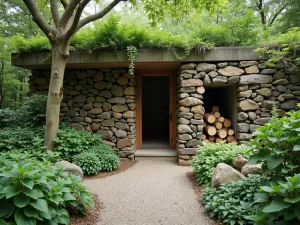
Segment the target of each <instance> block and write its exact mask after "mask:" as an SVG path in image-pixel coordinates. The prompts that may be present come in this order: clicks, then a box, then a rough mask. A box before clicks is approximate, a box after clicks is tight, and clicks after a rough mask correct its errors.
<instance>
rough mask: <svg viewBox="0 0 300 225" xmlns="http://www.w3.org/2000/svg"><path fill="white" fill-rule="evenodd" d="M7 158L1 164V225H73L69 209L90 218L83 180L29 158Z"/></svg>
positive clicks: (89, 203) (49, 164) (88, 198)
mask: <svg viewBox="0 0 300 225" xmlns="http://www.w3.org/2000/svg"><path fill="white" fill-rule="evenodd" d="M6 156H7V158H5V157H4V158H2V160H1V161H0V204H1V213H0V223H1V224H17V225H24V224H37V225H42V224H69V213H68V211H67V208H68V207H76V208H77V209H78V210H79V211H80V212H81V213H83V214H86V208H85V207H92V206H93V200H92V196H91V194H90V193H89V192H87V191H86V189H85V187H84V186H82V181H81V178H80V177H78V176H75V175H71V174H67V173H65V172H63V170H62V168H61V167H57V166H54V165H52V164H51V163H49V162H39V161H37V160H35V159H30V158H28V157H27V155H26V154H16V155H14V156H9V154H6ZM12 158H13V159H12Z"/></svg>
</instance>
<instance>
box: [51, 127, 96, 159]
mask: <svg viewBox="0 0 300 225" xmlns="http://www.w3.org/2000/svg"><path fill="white" fill-rule="evenodd" d="M54 141H55V143H56V145H57V146H56V148H55V150H56V151H59V152H61V154H62V157H63V159H66V160H68V161H71V162H72V161H73V156H75V155H76V154H79V153H81V152H86V151H88V150H89V149H91V148H93V147H95V146H98V145H100V144H102V140H101V137H100V136H99V135H95V134H92V133H90V132H87V131H77V130H75V129H74V128H70V127H62V128H60V129H59V131H58V136H57V137H56V138H55V140H54Z"/></svg>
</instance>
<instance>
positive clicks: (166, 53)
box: [12, 47, 261, 69]
mask: <svg viewBox="0 0 300 225" xmlns="http://www.w3.org/2000/svg"><path fill="white" fill-rule="evenodd" d="M255 49H256V47H216V48H213V49H211V50H206V51H205V52H204V53H203V54H202V53H200V52H196V51H192V52H191V53H190V54H189V56H188V57H186V58H184V59H178V58H177V57H176V56H175V55H176V54H177V55H179V56H183V55H184V53H183V51H181V50H177V51H176V54H175V53H174V50H172V49H170V50H166V49H139V50H138V54H137V56H136V60H135V64H136V68H138V67H143V65H146V64H152V65H153V64H156V63H160V64H161V65H165V66H167V67H172V68H174V67H175V66H178V65H179V64H181V63H185V62H221V61H242V60H261V58H259V56H258V55H257V54H256V53H255V52H254V50H255ZM128 64H129V63H128V57H127V53H126V50H98V51H93V52H88V51H72V52H71V55H70V57H69V59H68V62H67V68H69V69H83V68H115V67H128ZM12 65H14V66H18V67H23V68H27V69H48V68H50V65H51V56H50V54H49V53H48V52H33V53H21V54H16V53H13V54H12Z"/></svg>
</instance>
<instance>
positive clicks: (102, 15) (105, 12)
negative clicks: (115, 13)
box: [77, 0, 127, 30]
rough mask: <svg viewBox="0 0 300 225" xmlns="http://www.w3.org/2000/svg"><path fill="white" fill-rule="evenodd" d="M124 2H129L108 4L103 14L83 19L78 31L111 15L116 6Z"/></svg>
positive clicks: (118, 1) (115, 1) (116, 1)
mask: <svg viewBox="0 0 300 225" xmlns="http://www.w3.org/2000/svg"><path fill="white" fill-rule="evenodd" d="M122 1H123V2H125V1H127V0H114V1H112V2H111V3H110V4H108V5H107V6H106V7H105V8H104V9H103V10H102V11H101V12H98V13H96V14H93V15H91V16H88V17H86V18H84V19H82V20H81V21H80V22H79V24H78V26H77V30H79V29H80V28H82V27H84V26H85V25H86V24H88V23H90V22H93V21H95V20H98V19H100V18H102V17H104V16H105V15H106V14H107V13H109V12H110V11H111V10H112V9H113V8H114V7H115V6H116V5H118V4H119V3H120V2H122Z"/></svg>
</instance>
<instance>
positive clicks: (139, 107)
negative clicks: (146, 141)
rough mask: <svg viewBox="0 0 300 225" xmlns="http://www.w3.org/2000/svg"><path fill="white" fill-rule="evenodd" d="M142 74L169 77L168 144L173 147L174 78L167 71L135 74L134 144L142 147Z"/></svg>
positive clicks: (174, 124) (174, 132)
mask: <svg viewBox="0 0 300 225" xmlns="http://www.w3.org/2000/svg"><path fill="white" fill-rule="evenodd" d="M144 76H168V77H169V78H170V79H169V85H170V86H169V90H170V93H169V98H170V100H169V146H170V149H175V145H176V128H175V127H176V95H175V87H176V86H175V79H174V76H173V75H172V74H167V73H147V72H145V73H139V74H137V76H136V81H137V86H136V94H137V95H136V138H137V140H136V146H137V149H142V148H143V146H142V141H143V132H142V131H143V124H142V115H143V112H142V104H143V102H142V95H143V90H142V89H143V87H142V77H144Z"/></svg>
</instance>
